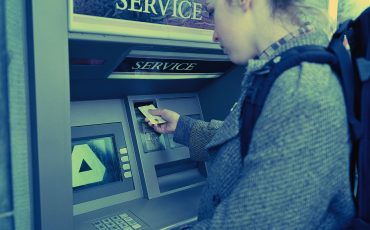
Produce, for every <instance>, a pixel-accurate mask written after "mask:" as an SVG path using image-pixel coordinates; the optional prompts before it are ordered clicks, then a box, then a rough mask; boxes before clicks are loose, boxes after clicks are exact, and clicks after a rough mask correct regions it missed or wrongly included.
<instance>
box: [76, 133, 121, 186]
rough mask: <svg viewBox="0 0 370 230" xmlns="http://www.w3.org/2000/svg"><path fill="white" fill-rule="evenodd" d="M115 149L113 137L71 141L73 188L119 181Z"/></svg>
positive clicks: (118, 167) (119, 173)
mask: <svg viewBox="0 0 370 230" xmlns="http://www.w3.org/2000/svg"><path fill="white" fill-rule="evenodd" d="M115 149H116V148H115V146H114V142H113V137H101V138H95V139H84V140H75V141H73V143H72V187H73V189H82V188H86V187H91V186H96V185H102V184H107V183H112V182H115V181H121V180H122V179H121V170H120V163H119V160H118V157H117V154H116V151H115Z"/></svg>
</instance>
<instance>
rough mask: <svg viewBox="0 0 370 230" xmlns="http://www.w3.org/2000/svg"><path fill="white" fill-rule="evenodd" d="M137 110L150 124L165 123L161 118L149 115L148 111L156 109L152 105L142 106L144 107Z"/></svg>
mask: <svg viewBox="0 0 370 230" xmlns="http://www.w3.org/2000/svg"><path fill="white" fill-rule="evenodd" d="M138 109H139V110H140V112H141V113H142V114H144V116H145V117H146V118H148V120H149V121H150V122H151V123H152V124H155V125H157V124H163V123H166V121H165V120H163V118H161V117H160V116H154V115H152V114H150V113H149V111H148V110H149V109H156V107H154V105H153V104H151V105H144V106H140V107H138Z"/></svg>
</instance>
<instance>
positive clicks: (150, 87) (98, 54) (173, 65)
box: [69, 39, 234, 100]
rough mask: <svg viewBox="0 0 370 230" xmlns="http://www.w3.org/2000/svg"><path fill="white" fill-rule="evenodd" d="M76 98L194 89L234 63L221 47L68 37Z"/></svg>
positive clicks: (99, 97)
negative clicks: (192, 46)
mask: <svg viewBox="0 0 370 230" xmlns="http://www.w3.org/2000/svg"><path fill="white" fill-rule="evenodd" d="M69 62H70V80H71V99H72V100H87V99H88V100H91V99H108V98H120V97H122V96H123V95H139V94H152V93H181V92H195V91H199V90H200V89H202V88H203V87H204V86H205V85H207V84H210V83H211V82H213V81H215V79H217V78H220V77H222V75H223V74H224V73H226V72H228V71H230V70H231V69H233V67H234V65H233V64H232V63H231V62H229V61H228V59H227V56H225V55H224V54H223V53H222V51H221V50H219V49H209V48H189V47H181V46H166V45H157V44H154V45H151V44H149V45H148V44H140V43H128V42H116V41H106V40H105V41H104V40H101V41H96V40H90V41H87V40H79V39H70V40H69Z"/></svg>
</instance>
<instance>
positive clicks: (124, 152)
mask: <svg viewBox="0 0 370 230" xmlns="http://www.w3.org/2000/svg"><path fill="white" fill-rule="evenodd" d="M119 153H121V154H127V148H121V149H120V150H119Z"/></svg>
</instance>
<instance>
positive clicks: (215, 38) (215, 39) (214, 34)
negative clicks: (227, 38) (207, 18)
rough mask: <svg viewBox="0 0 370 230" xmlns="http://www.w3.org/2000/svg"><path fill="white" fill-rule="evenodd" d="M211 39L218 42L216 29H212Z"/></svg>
mask: <svg viewBox="0 0 370 230" xmlns="http://www.w3.org/2000/svg"><path fill="white" fill-rule="evenodd" d="M213 41H214V42H219V41H220V39H219V36H218V34H217V32H216V31H213Z"/></svg>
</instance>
